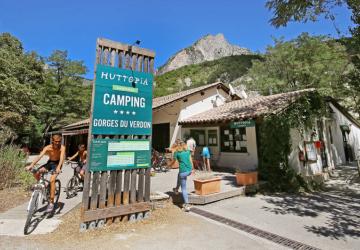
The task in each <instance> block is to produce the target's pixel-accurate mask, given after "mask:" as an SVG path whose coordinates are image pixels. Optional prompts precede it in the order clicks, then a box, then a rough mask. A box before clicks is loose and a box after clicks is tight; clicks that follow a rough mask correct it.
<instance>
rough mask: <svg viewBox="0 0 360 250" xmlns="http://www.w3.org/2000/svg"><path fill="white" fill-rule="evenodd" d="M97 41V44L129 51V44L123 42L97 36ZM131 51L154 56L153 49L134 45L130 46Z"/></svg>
mask: <svg viewBox="0 0 360 250" xmlns="http://www.w3.org/2000/svg"><path fill="white" fill-rule="evenodd" d="M97 42H98V44H100V45H101V46H103V47H107V48H114V49H117V50H122V51H125V52H128V51H129V46H130V45H128V44H123V43H119V42H114V41H110V40H107V39H105V38H98V41H97ZM132 53H134V54H139V55H144V56H148V57H151V58H154V57H155V52H154V51H151V50H148V49H144V48H140V47H136V46H132Z"/></svg>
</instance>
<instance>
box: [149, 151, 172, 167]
mask: <svg viewBox="0 0 360 250" xmlns="http://www.w3.org/2000/svg"><path fill="white" fill-rule="evenodd" d="M151 165H152V167H153V168H154V170H155V171H156V172H166V171H168V167H167V162H166V158H165V156H164V155H163V154H161V153H159V152H158V151H156V150H154V149H153V151H152V155H151Z"/></svg>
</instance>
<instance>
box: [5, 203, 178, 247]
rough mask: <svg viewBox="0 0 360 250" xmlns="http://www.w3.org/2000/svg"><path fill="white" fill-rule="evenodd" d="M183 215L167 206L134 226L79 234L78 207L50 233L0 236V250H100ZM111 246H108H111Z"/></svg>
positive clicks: (116, 226)
mask: <svg viewBox="0 0 360 250" xmlns="http://www.w3.org/2000/svg"><path fill="white" fill-rule="evenodd" d="M184 216H185V214H184V212H182V211H181V210H180V209H179V208H178V207H176V206H174V205H172V204H170V203H168V204H167V205H166V206H165V207H164V208H162V209H156V210H153V211H152V212H151V216H150V218H149V219H147V220H143V221H140V222H136V223H132V224H130V223H128V222H118V223H113V224H112V225H110V226H106V227H104V228H102V229H95V230H88V231H87V232H83V233H81V232H79V217H80V209H79V206H78V207H76V208H75V209H73V210H72V211H71V212H69V213H68V214H66V215H64V217H63V219H62V220H63V222H62V223H61V224H60V226H59V227H58V228H57V229H56V230H55V231H54V232H53V233H50V234H46V235H29V236H26V237H8V236H1V237H0V249H45V248H46V249H49V247H50V249H52V248H61V249H70V248H74V247H80V248H85V247H86V248H88V249H96V248H97V249H99V248H100V249H104V247H105V248H106V246H107V244H105V245H104V242H108V243H110V242H111V241H112V240H113V239H114V237H115V238H116V235H118V234H134V233H135V232H136V234H141V233H143V232H146V231H149V230H152V228H154V227H159V226H160V225H164V224H172V223H176V222H180V221H182V220H183V219H184ZM111 245H112V244H111Z"/></svg>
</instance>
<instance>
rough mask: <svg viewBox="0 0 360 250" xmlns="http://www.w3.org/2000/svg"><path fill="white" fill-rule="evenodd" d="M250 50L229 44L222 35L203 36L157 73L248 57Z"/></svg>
mask: <svg viewBox="0 0 360 250" xmlns="http://www.w3.org/2000/svg"><path fill="white" fill-rule="evenodd" d="M248 54H251V52H250V50H248V49H246V48H241V47H239V46H237V45H232V44H230V43H229V42H228V41H227V40H226V38H225V37H224V35H223V34H221V33H219V34H216V35H211V34H208V35H205V36H203V37H202V38H200V39H199V40H197V41H196V42H195V43H194V44H193V45H191V46H190V47H187V48H185V49H182V50H180V51H179V52H177V53H176V54H175V55H174V56H172V57H171V58H170V59H169V60H168V61H167V62H166V63H165V64H164V65H163V66H162V67H161V68H160V69H159V71H158V73H159V74H163V73H166V72H168V71H171V70H174V69H177V68H180V67H183V66H186V65H190V64H198V63H202V62H204V61H213V60H216V59H220V58H222V57H226V56H234V55H248Z"/></svg>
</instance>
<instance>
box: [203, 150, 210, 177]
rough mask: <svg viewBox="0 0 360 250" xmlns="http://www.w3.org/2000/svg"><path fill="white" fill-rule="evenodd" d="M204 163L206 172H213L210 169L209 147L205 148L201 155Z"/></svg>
mask: <svg viewBox="0 0 360 250" xmlns="http://www.w3.org/2000/svg"><path fill="white" fill-rule="evenodd" d="M201 155H202V157H203V162H204V168H205V170H206V171H211V168H210V150H209V148H208V147H207V146H204V147H203V149H202V153H201Z"/></svg>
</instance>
